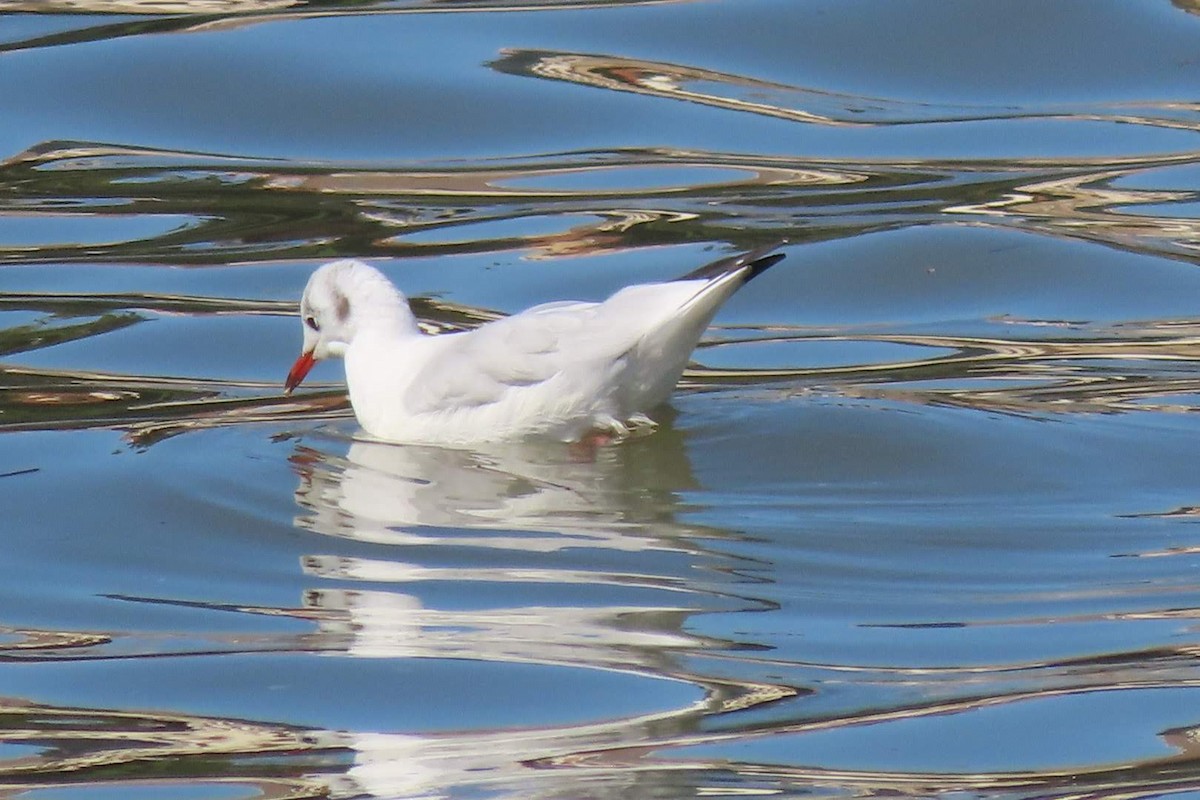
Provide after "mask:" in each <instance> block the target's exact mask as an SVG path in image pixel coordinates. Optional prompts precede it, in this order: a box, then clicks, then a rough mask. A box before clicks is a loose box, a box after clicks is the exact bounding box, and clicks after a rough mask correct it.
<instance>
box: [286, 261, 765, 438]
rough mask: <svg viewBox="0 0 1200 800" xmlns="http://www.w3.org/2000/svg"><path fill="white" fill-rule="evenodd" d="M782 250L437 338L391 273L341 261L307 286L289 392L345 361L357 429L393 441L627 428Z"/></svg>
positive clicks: (669, 386)
mask: <svg viewBox="0 0 1200 800" xmlns="http://www.w3.org/2000/svg"><path fill="white" fill-rule="evenodd" d="M776 247H778V245H774V246H772V247H770V248H763V249H760V250H756V251H753V252H751V253H747V254H746V255H743V256H739V257H734V258H728V259H723V260H722V261H717V262H714V263H713V264H710V265H708V266H706V267H703V268H701V269H699V270H696V271H694V272H692V273H689V274H688V275H685V276H683V277H682V278H680V279H678V280H674V281H668V282H663V283H647V284H638V285H634V286H628V287H626V288H624V289H621V290H620V291H618V292H617V293H616V294H614V295H612V296H611V297H609V298H608V299H607V300H605V301H603V302H601V303H591V302H574V301H566V302H557V303H548V304H545V305H540V306H535V307H533V308H530V309H528V310H526V311H523V312H521V313H519V314H515V315H513V316H510V317H506V318H504V319H500V320H497V321H495V322H490V323H487V324H485V325H482V326H480V327H479V328H477V329H475V330H472V331H466V332H461V333H449V334H441V335H438V336H430V335H427V334H425V333H423V332H422V331H421V330H420V329H419V327H418V326H417V323H416V320H415V318H414V317H413V315H412V312H411V311H410V310H409V307H408V301H407V300H406V299H405V297H404V296H403V295H402V294H401V293H400V292H399V291H397V290H396V288H395V287H394V286H393V285H392V284H391V283H390V282H389V281H388V280H387V278H386V277H384V276H383V274H382V273H380V272H378V271H377V270H376V269H374V268H373V267H370V266H368V265H366V264H363V263H362V262H358V261H336V262H333V263H331V264H326V265H325V266H323V267H321V268H320V269H318V270H317V271H316V272H315V273H313V276H312V278H310V280H309V282H308V286H307V287H306V288H305V290H304V299H303V301H302V302H301V315H302V318H303V319H304V321H305V331H304V335H305V341H304V354H303V355H301V357H300V358H299V359H298V360H297V362H296V364H295V365H294V366H293V367H292V371H291V373H290V374H289V375H288V380H287V384H286V387H287V389H288V391H291V389H293V388H294V387H295V386H296V385H297V384H299V383H300V381H301V380H303V378H304V375H305V374H306V373H307V372H308V370H309V368H310V367H311V366H312V364H313V362H314V361H315V360H317V359H320V358H325V357H327V356H331V355H334V356H336V355H340V356H343V357H344V358H345V361H346V382H347V384H348V385H349V389H350V403H351V405H352V406H353V407H354V413H355V416H356V417H357V418H358V421H359V424H361V425H362V427H363V428H364V429H365V430H366V431H367V432H368V433H370V434H371V435H373V436H376V437H378V438H380V439H386V440H389V441H397V442H423V443H439V444H464V443H470V442H480V441H495V440H503V439H516V438H523V437H528V436H548V437H553V438H556V439H561V440H564V441H574V440H577V439H579V438H581V437H583V436H585V435H587V434H588V433H589V432H592V431H602V432H611V433H617V434H623V433H625V432H626V431H627V429H628V426H629V425H630V424H631V423H634V424H636V423H638V422H646V421H648V418H647V417H646V416H645V415H646V413H647V412H649V411H650V410H652V409H653V408H655V407H656V406H658V405H660V404H662V403H663V402H664V401H666V399H667V398H668V397H669V396H670V394H671V391H672V390H673V389H674V387H675V384H676V382H677V381H678V380H679V377H680V375H681V374H682V372H683V369H684V367H685V366H686V365H687V362H688V358H689V356H690V355H691V352H692V350H693V349H694V348H695V346H696V343H697V342H698V341H699V339H700V336H701V334H703V332H704V329H705V328H706V327H708V324H709V322H710V321H711V320H712V318H713V315H714V314H715V313H716V311H717V309H718V308H719V307H720V306H721V304H722V303H724V302H725V300H727V299H728V298H729V296H730V295H732V294H733V293H734V292H735V291H737V289H739V288H740V287H741V286H742V285H743V284H745V282H746V281H748V280H750V278H752V277H754V276H755V275H757V274H759V273H761V272H762V271H763V270H765V269H766V268H767V267H769V266H771V265H772V264H774V263H775V262H777V261H779V260H780V259H782V258H783V255H782V254H775V255H768V253H769V252H770V251H771V250H774V249H775V248H776Z"/></svg>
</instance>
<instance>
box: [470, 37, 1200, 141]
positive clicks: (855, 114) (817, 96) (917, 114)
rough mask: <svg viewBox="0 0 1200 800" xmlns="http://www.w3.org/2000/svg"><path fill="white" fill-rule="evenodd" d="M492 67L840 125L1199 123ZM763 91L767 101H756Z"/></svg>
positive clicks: (647, 72) (1163, 108) (693, 75)
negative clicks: (1015, 121)
mask: <svg viewBox="0 0 1200 800" xmlns="http://www.w3.org/2000/svg"><path fill="white" fill-rule="evenodd" d="M492 66H493V67H494V68H496V69H497V70H499V71H501V72H507V73H512V74H515V75H527V76H529V77H536V78H546V79H550V80H559V81H566V82H568V83H576V84H581V85H585V86H593V87H596V88H600V89H607V90H611V91H619V92H633V93H635V94H643V95H649V96H653V97H661V98H668V99H673V100H683V101H687V102H692V103H700V104H702V105H707V106H712V107H715V108H723V109H727V110H731V111H742V112H748V113H752V114H760V115H763V116H768V117H776V118H779V119H786V120H789V121H792V122H803V123H812V124H819V125H829V126H838V127H870V126H876V125H900V124H920V123H931V122H968V121H980V120H1006V119H1038V118H1041V119H1072V120H1077V121H1094V122H1121V123H1127V124H1137V125H1148V126H1153V127H1164V128H1178V129H1183V130H1197V129H1200V121H1197V120H1196V119H1195V116H1196V113H1197V111H1200V104H1192V103H1178V102H1170V103H1145V104H1116V103H1109V104H1097V105H1092V106H1078V107H1048V108H1037V107H1032V108H1022V107H1018V108H1015V109H1014V108H998V107H989V106H961V105H959V106H955V105H938V104H930V103H913V102H905V101H902V100H894V99H889V98H881V97H866V96H860V95H847V94H840V93H837V92H829V91H825V90H821V89H812V88H807V87H801V86H793V85H790V84H785V83H775V82H772V81H764V80H760V79H757V78H751V77H747V76H742V75H732V74H729V73H723V72H715V71H712V70H708V69H702V68H698V67H691V66H685V65H679V64H671V63H667V62H660V61H651V60H646V59H638V58H625V57H621V56H616V55H609V54H585V53H569V52H554V51H545V50H518V49H514V50H507V51H505V52H504V53H503V54H502V57H501V58H500V59H498V60H497V61H495V62H493V63H492ZM764 95H765V96H766V97H767V98H769V99H767V100H760V99H757V98H759V97H762V96H764ZM751 98H755V99H751ZM1136 112H1144V113H1136Z"/></svg>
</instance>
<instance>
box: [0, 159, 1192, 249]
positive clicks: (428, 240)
mask: <svg viewBox="0 0 1200 800" xmlns="http://www.w3.org/2000/svg"><path fill="white" fill-rule="evenodd" d="M1198 161H1200V156H1197V155H1196V153H1194V152H1192V153H1175V154H1166V155H1156V156H1144V157H1120V158H1109V159H1096V158H1091V159H1089V158H1072V159H1061V160H1058V161H1048V160H1045V159H980V160H975V161H962V160H958V161H948V160H936V159H924V160H916V161H914V160H895V161H890V162H889V161H886V160H878V161H861V160H845V161H839V160H830V159H798V158H786V157H779V156H762V155H743V154H736V153H715V152H693V151H683V150H672V149H630V150H619V151H609V152H604V151H598V152H580V153H564V154H550V155H545V156H531V157H528V158H522V159H496V160H485V161H478V162H470V163H447V164H439V165H397V166H387V167H363V166H352V165H344V164H321V163H290V162H283V161H272V160H255V159H245V158H231V157H223V156H217V155H205V154H199V153H184V152H172V151H159V150H147V149H141V148H136V147H125V146H119V145H104V144H94V143H83V142H47V143H44V144H42V145H39V146H37V147H34V148H31V149H29V150H27V151H26V152H24V153H21V154H18V155H16V156H13V157H11V158H9V159H7V160H6V161H5V162H3V163H2V164H0V181H3V182H5V183H7V184H9V185H10V186H11V187H12V191H10V193H9V194H8V196H7V197H6V198H5V199H4V200H3V201H0V262H9V263H30V262H48V261H49V262H68V263H70V262H75V263H79V262H82V263H96V262H108V261H121V262H126V263H158V262H161V261H167V262H170V263H178V264H197V265H203V264H221V263H228V262H229V261H234V260H250V261H264V260H277V259H288V258H293V259H294V258H320V257H331V256H335V255H343V254H345V255H357V256H360V257H362V256H391V257H395V256H407V255H417V254H421V255H424V254H429V253H433V252H437V253H471V252H503V251H516V250H524V251H527V252H530V253H531V254H532V255H538V254H540V255H542V256H545V257H561V256H568V255H586V254H594V253H602V252H606V251H613V250H619V249H623V248H629V247H635V246H645V245H648V244H668V243H673V242H682V241H685V240H687V241H690V240H694V238H695V237H696V236H697V235H698V234H697V232H702V233H703V234H704V236H706V237H708V238H711V239H714V240H721V239H726V240H731V241H736V242H737V243H738V245H739V246H751V245H752V244H755V243H760V240H765V239H769V238H771V237H773V236H778V235H780V234H781V233H782V234H787V235H789V236H795V235H796V231H797V229H798V228H800V229H802V230H803V231H804V238H805V239H806V240H808V241H821V240H826V239H836V238H842V237H848V236H852V235H857V234H862V233H866V232H872V231H885V230H897V229H902V228H906V227H913V226H921V225H929V224H936V223H951V224H954V223H963V222H969V223H971V224H975V225H986V226H993V227H1001V228H1011V229H1016V230H1023V231H1028V232H1032V233H1038V234H1050V235H1054V236H1061V237H1066V238H1072V239H1079V240H1084V241H1090V242H1096V243H1100V244H1105V245H1109V246H1113V247H1118V248H1121V249H1127V250H1131V251H1135V252H1143V253H1150V254H1159V255H1164V256H1167V257H1171V258H1178V259H1183V260H1188V261H1195V260H1196V255H1197V248H1198V247H1200V230H1198V229H1197V227H1196V223H1195V220H1194V215H1191V214H1189V213H1188V212H1187V210H1186V209H1187V208H1188V207H1189V206H1190V204H1191V203H1193V202H1194V201H1195V199H1196V197H1197V194H1196V192H1194V191H1182V190H1170V191H1168V190H1152V189H1141V188H1135V186H1134V185H1133V184H1134V183H1135V182H1136V181H1149V182H1151V183H1153V182H1154V179H1155V176H1156V174H1159V173H1161V174H1162V175H1164V176H1169V175H1171V174H1172V173H1174V172H1179V171H1182V170H1187V169H1189V168H1195V166H1196V164H1197V162H1198ZM217 190H219V191H217ZM234 197H237V198H238V202H237V203H236V204H235V203H232V202H231V200H232V199H233V198H234ZM318 200H319V202H317V201H318ZM1173 206H1178V207H1179V208H1180V209H1181V210H1180V211H1179V212H1178V213H1175V214H1172V213H1171V209H1172V207H1173ZM318 212H319V213H318ZM97 219H108V220H110V221H112V222H114V223H116V222H123V223H126V224H127V226H126V227H128V226H132V227H128V229H129V230H131V231H137V236H136V238H131V239H128V240H125V241H111V240H108V239H107V238H106V237H109V236H112V233H111V231H112V230H116V229H120V227H121V226H116V225H110V226H107V227H106V228H105V230H104V232H103V234H102V235H100V234H96V233H93V232H92V230H91V228H89V227H87V226H88V225H92V224H94V221H95V220H97ZM747 219H754V220H756V222H755V228H756V231H752V232H748V231H746V229H745V220H747ZM539 221H541V223H540V224H539ZM34 222H36V223H40V226H39V227H38V228H37V233H35V234H34V236H36V237H40V238H38V239H36V240H34V242H33V243H32V244H31V243H30V238H29V236H30V235H29V234H27V233H22V231H23V230H24V228H25V227H28V226H29V225H30V224H31V223H34ZM505 223H509V224H511V223H520V227H522V228H526V229H536V228H538V227H545V228H548V230H547V231H546V232H544V233H534V232H531V233H520V234H515V235H513V234H510V235H507V236H501V237H497V236H496V233H495V232H494V231H499V230H503V229H504V228H505V227H506V225H505ZM50 231H54V232H53V233H51V232H50ZM45 237H50V238H45Z"/></svg>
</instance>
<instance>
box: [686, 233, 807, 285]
mask: <svg viewBox="0 0 1200 800" xmlns="http://www.w3.org/2000/svg"><path fill="white" fill-rule="evenodd" d="M787 243H788V240H787V239H780V240H779V241H777V242H772V243H771V244H768V245H763V246H762V247H756V248H754V249H753V250H750V251H748V252H745V253H742V254H740V255H736V256H728V257H726V258H722V259H719V260H717V261H714V262H712V263H711V264H705V265H704V266H703V267H700V268H699V269H694V270H692V271H691V272H689V273H688V274H686V275H683V276H680V277H679V278H678V279H677V280H681V281H694V280H699V279H701V278H715V277H717V276H718V275H725V274H727V273H729V272H733V271H734V270H736V269H741V268H742V267H749V268H750V270H749V272H747V273H746V280H747V281H751V280H754V279H755V278H757V277H758V276H759V275H761V274H763V273H764V272H766V271H767V270H768V269H770V268H771V267H773V266H775V265H776V264H778V263H779V262H780V261H782V260H783V259H784V258H786V257H787V254H786V253H774V252H773V251H775V250H778V249H779V248H781V247H783V246H784V245H785V244H787Z"/></svg>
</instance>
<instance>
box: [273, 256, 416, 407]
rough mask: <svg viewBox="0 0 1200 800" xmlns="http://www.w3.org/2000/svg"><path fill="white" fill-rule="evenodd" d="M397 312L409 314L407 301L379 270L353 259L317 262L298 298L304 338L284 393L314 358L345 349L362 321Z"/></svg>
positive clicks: (390, 317) (392, 317)
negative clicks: (318, 264) (327, 262)
mask: <svg viewBox="0 0 1200 800" xmlns="http://www.w3.org/2000/svg"><path fill="white" fill-rule="evenodd" d="M401 318H407V319H411V314H410V312H409V311H408V303H407V301H406V300H405V298H404V296H403V295H402V294H400V292H399V291H397V290H396V287H395V286H393V285H392V283H391V281H389V280H388V279H387V277H385V276H384V275H383V273H381V272H380V271H379V270H377V269H375V268H374V267H372V266H370V265H368V264H364V263H363V262H361V261H355V260H353V259H343V260H341V261H333V262H331V263H329V264H325V265H324V266H322V267H320V268H319V269H317V271H316V272H314V273H313V274H312V277H311V278H309V279H308V285H307V286H305V287H304V296H303V297H302V298H301V300H300V321H301V323H302V325H303V329H304V344H303V347H302V349H301V353H300V357H299V358H297V359H296V363H295V364H293V365H292V369H291V371H290V372H288V376H287V380H286V381H285V382H284V391H285V393H288V394H290V393H291V391H292V390H293V389H295V388H296V387H297V386H299V385H300V382H301V381H303V380H304V376H305V375H307V374H308V372H309V370H311V369H312V367H313V364H315V363H316V362H318V361H320V360H321V359H323V358H329V357H330V356H343V355H345V353H346V348H347V347H349V346H350V343H351V342H352V341H353V340H354V337H355V335H356V334H357V333H358V331H359V330H360V329H361V328H362V327H363V325H364V324H370V323H371V322H373V321H379V322H382V323H385V324H394V322H395V321H396V320H397V319H401ZM405 321H407V320H405ZM414 324H415V323H414Z"/></svg>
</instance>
